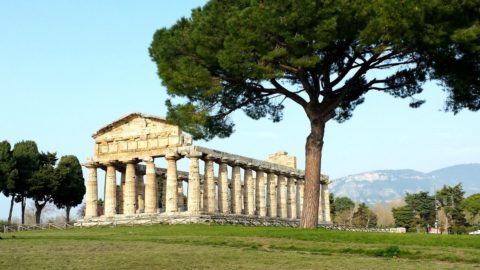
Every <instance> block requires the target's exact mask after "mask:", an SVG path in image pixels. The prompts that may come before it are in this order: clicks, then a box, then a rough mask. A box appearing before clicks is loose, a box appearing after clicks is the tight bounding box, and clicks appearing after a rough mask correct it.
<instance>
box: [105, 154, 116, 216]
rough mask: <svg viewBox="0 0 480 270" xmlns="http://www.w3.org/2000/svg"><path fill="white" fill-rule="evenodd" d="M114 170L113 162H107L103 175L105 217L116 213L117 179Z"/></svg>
mask: <svg viewBox="0 0 480 270" xmlns="http://www.w3.org/2000/svg"><path fill="white" fill-rule="evenodd" d="M115 174H116V170H115V165H114V164H113V163H108V164H107V170H106V177H105V206H104V213H105V216H107V217H113V216H115V214H116V212H117V211H116V206H117V180H116V175H115Z"/></svg>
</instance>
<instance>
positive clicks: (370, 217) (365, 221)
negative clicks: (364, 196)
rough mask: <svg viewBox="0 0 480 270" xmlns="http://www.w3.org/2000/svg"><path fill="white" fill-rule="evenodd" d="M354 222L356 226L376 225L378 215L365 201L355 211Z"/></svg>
mask: <svg viewBox="0 0 480 270" xmlns="http://www.w3.org/2000/svg"><path fill="white" fill-rule="evenodd" d="M352 224H353V226H355V227H375V226H377V215H375V213H373V212H372V211H371V210H370V209H369V208H368V206H367V205H366V204H365V203H361V204H359V205H358V208H357V211H355V213H353V217H352Z"/></svg>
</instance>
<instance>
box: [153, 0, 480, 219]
mask: <svg viewBox="0 0 480 270" xmlns="http://www.w3.org/2000/svg"><path fill="white" fill-rule="evenodd" d="M479 7H480V2H479V1H456V0H446V1H437V0H433V1H432V0H418V1H371V0H339V1H330V0H284V1H277V0H275V1H274V0H221V1H220V0H210V1H209V2H208V3H207V4H206V5H205V6H204V7H202V8H197V9H194V10H193V11H192V14H191V17H190V18H182V19H180V20H179V21H178V22H177V23H176V24H174V25H173V26H171V27H169V28H163V29H160V30H158V31H157V32H156V33H155V35H154V38H153V42H152V44H151V46H150V55H151V57H152V59H153V61H154V62H155V63H156V64H157V67H158V74H159V76H160V78H161V80H162V82H163V84H164V85H165V86H166V88H167V92H168V94H169V95H171V96H172V97H181V99H178V100H167V102H166V105H167V107H168V113H167V119H168V120H169V121H170V122H172V123H176V124H178V125H179V126H180V127H181V128H183V129H184V130H185V131H187V132H189V133H190V134H192V135H193V137H194V138H195V139H200V138H203V139H211V138H213V137H215V136H218V137H227V136H229V135H230V134H232V132H233V131H234V123H233V121H232V119H231V117H230V115H231V113H232V112H234V111H236V110H243V111H244V112H245V113H246V114H247V115H248V116H249V117H251V118H253V119H259V118H262V117H266V116H269V117H270V118H271V120H273V121H274V122H277V121H280V120H281V119H282V111H283V108H284V105H285V104H284V101H285V100H289V101H291V102H292V103H293V104H296V105H298V106H300V107H301V108H302V109H303V111H304V112H305V115H306V117H307V118H308V120H309V121H310V134H309V135H308V137H307V139H306V144H305V155H306V159H305V160H306V164H305V180H306V183H305V196H304V204H303V206H304V210H303V214H302V217H301V224H300V226H301V227H304V228H305V227H315V226H316V225H317V221H318V218H317V217H318V203H319V199H318V198H319V183H320V172H321V157H322V148H323V137H324V134H325V125H326V123H327V122H328V121H330V120H332V119H334V120H337V121H339V122H343V121H345V120H347V119H349V118H350V117H351V116H352V112H353V110H354V109H355V107H356V106H358V105H359V104H361V103H362V102H363V101H364V96H365V94H366V93H367V92H369V91H375V92H382V93H387V94H391V95H393V96H394V97H399V98H411V103H410V106H411V107H418V106H419V105H421V104H422V103H423V101H422V100H418V99H416V98H415V95H416V94H419V93H420V92H422V90H423V87H422V86H423V84H424V82H426V81H432V80H433V81H436V82H437V83H438V84H439V85H440V87H441V88H443V90H444V91H446V92H447V94H448V99H447V102H446V109H447V110H451V111H453V112H458V111H459V110H461V109H462V108H468V109H470V110H478V109H479V108H480V88H479V85H480V78H479V74H480V61H479V60H480V54H479V52H480V31H479V29H480V25H479V24H478V18H479V17H480V8H479ZM372 121H374V119H372Z"/></svg>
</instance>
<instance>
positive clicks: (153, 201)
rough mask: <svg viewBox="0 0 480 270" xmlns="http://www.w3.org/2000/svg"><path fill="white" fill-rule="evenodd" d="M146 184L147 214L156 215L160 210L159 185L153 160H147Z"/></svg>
mask: <svg viewBox="0 0 480 270" xmlns="http://www.w3.org/2000/svg"><path fill="white" fill-rule="evenodd" d="M146 162H147V166H146V171H145V175H146V182H145V213H147V214H154V213H157V209H158V194H157V192H158V184H157V179H156V177H157V175H156V173H155V163H154V162H153V158H148V159H147V160H146Z"/></svg>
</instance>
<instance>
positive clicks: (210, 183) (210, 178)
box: [203, 156, 215, 213]
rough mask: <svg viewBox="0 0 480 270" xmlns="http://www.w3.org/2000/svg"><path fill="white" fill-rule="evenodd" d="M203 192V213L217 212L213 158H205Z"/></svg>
mask: <svg viewBox="0 0 480 270" xmlns="http://www.w3.org/2000/svg"><path fill="white" fill-rule="evenodd" d="M204 188H205V189H204V191H203V211H205V212H207V213H213V212H215V179H214V175H213V157H212V156H206V157H205V183H204Z"/></svg>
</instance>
